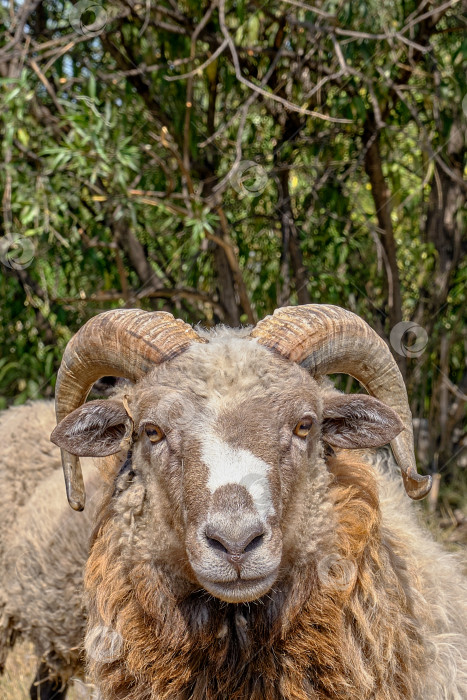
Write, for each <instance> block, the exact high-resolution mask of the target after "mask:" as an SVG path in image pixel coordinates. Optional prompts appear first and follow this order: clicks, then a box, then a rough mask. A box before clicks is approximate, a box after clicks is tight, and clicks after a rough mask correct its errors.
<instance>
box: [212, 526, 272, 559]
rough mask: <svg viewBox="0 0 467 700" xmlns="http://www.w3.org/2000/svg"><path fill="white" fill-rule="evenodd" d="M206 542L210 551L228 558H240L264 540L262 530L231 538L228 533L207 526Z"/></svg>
mask: <svg viewBox="0 0 467 700" xmlns="http://www.w3.org/2000/svg"><path fill="white" fill-rule="evenodd" d="M204 535H205V537H206V542H207V544H208V546H209V547H210V548H211V549H215V550H217V551H218V552H219V553H223V554H227V555H228V556H229V557H236V558H238V557H241V556H242V555H243V554H246V553H248V552H252V551H254V550H255V549H257V548H258V547H260V546H261V544H262V543H263V540H264V532H263V530H262V528H258V527H256V528H253V529H250V532H248V531H247V532H244V533H243V537H238V536H237V537H235V538H232V537H231V536H229V535H228V533H224V532H222V533H221V532H219V531H218V530H217V528H213V527H211V526H208V527H207V528H206V530H205V532H204Z"/></svg>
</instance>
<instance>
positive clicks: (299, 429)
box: [294, 418, 313, 438]
mask: <svg viewBox="0 0 467 700" xmlns="http://www.w3.org/2000/svg"><path fill="white" fill-rule="evenodd" d="M312 427H313V421H312V420H311V418H302V420H300V421H298V423H297V425H296V426H295V428H294V435H297V436H298V437H300V438H306V436H307V435H308V433H309V432H310V430H311V429H312Z"/></svg>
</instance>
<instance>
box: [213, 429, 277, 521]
mask: <svg viewBox="0 0 467 700" xmlns="http://www.w3.org/2000/svg"><path fill="white" fill-rule="evenodd" d="M201 458H202V460H203V462H204V463H205V465H206V466H207V468H208V469H209V479H208V488H209V490H210V491H211V493H214V491H216V489H218V488H219V487H220V486H225V485H226V484H240V485H241V486H244V487H245V488H246V489H247V491H249V492H250V494H251V496H252V498H253V502H254V504H255V507H256V509H257V510H258V512H259V514H260V515H261V516H262V517H266V516H267V515H269V514H271V513H272V512H273V511H274V508H273V505H272V498H271V489H270V488H269V481H268V478H267V476H268V472H269V470H270V468H271V467H270V466H269V464H267V462H265V461H264V460H262V459H260V458H259V457H256V455H254V454H253V453H252V452H250V451H249V450H244V449H241V448H236V447H232V446H231V445H229V444H227V443H226V442H224V441H223V440H221V439H220V438H219V437H217V436H215V435H208V436H206V437H205V438H204V440H203V441H202V452H201Z"/></svg>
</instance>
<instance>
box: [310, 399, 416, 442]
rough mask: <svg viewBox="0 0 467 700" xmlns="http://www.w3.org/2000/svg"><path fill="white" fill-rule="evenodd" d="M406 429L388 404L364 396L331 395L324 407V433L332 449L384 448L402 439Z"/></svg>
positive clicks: (324, 438)
mask: <svg viewBox="0 0 467 700" xmlns="http://www.w3.org/2000/svg"><path fill="white" fill-rule="evenodd" d="M403 429H404V425H403V423H402V421H401V419H400V418H399V416H398V415H397V413H396V412H395V411H394V410H393V409H392V408H389V406H386V404H384V403H382V402H381V401H378V399H374V398H373V397H372V396H366V395H364V394H351V395H346V394H335V395H333V394H330V395H329V394H328V395H327V396H326V399H325V404H324V407H323V424H322V433H323V440H324V442H326V443H328V445H331V447H341V448H345V449H359V448H365V447H382V446H383V445H386V444H387V443H388V442H390V441H391V440H393V439H394V438H395V437H396V435H399V433H400V432H401V430H403Z"/></svg>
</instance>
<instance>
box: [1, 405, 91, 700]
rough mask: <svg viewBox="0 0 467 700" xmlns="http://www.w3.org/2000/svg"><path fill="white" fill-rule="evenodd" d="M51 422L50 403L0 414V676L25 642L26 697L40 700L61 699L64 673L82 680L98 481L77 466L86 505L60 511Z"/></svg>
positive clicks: (60, 482) (57, 454) (87, 465)
mask: <svg viewBox="0 0 467 700" xmlns="http://www.w3.org/2000/svg"><path fill="white" fill-rule="evenodd" d="M55 424H56V420H55V412H54V406H53V401H37V402H34V403H30V404H26V405H24V406H19V407H13V408H11V409H9V410H8V411H4V412H3V413H1V414H0V436H1V438H2V458H1V459H0V513H1V518H2V529H1V531H0V671H1V670H2V669H3V667H4V664H5V661H6V657H7V654H8V651H9V650H10V649H11V647H12V646H13V644H14V642H15V641H16V640H17V639H18V638H21V637H22V638H25V639H28V640H29V641H31V642H32V643H33V645H34V649H35V653H36V655H37V658H38V670H37V674H36V678H35V679H34V684H33V685H32V686H31V692H30V694H31V698H40V699H41V700H47V699H48V698H49V697H50V698H54V700H60V698H64V697H65V693H66V685H67V682H68V680H69V678H70V677H71V675H73V676H78V677H79V676H81V677H83V672H84V667H83V651H82V642H83V637H84V628H85V614H84V609H83V602H82V588H83V572H84V564H85V562H86V559H87V555H88V543H89V537H90V533H91V529H92V521H93V519H94V516H95V514H94V511H93V507H92V506H93V494H94V492H95V489H96V486H97V483H98V482H97V480H96V474H97V472H96V470H95V468H94V466H93V465H92V464H91V462H92V460H87V461H86V460H85V461H84V463H83V468H84V472H85V477H86V482H87V487H88V489H89V493H90V494H91V500H90V505H91V507H90V509H89V512H86V513H85V514H82V515H78V514H77V513H74V512H73V511H71V510H70V509H69V508H68V506H67V505H66V502H65V501H64V498H63V476H62V472H61V469H60V468H59V467H60V452H59V450H58V448H57V447H55V445H52V443H51V442H50V440H49V439H48V436H49V434H50V431H51V430H52V429H53V427H54V426H55ZM31 681H33V679H31ZM60 689H61V690H60Z"/></svg>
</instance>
